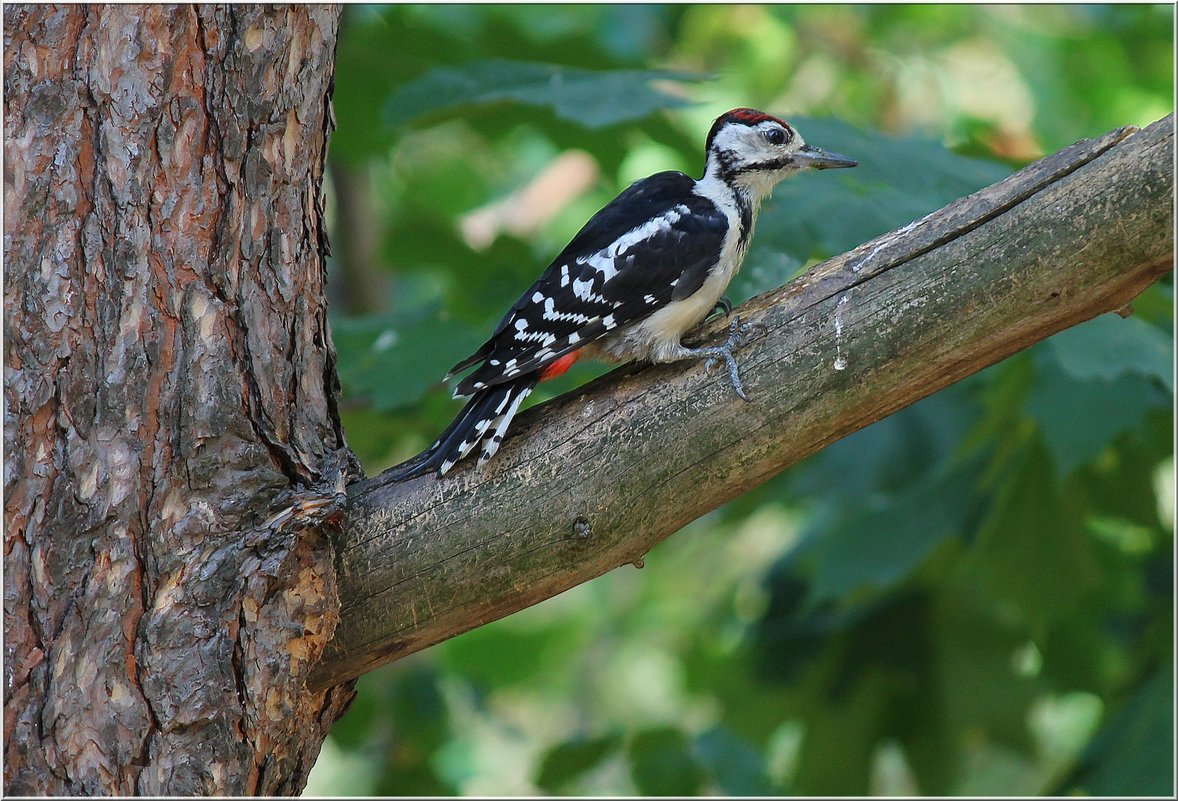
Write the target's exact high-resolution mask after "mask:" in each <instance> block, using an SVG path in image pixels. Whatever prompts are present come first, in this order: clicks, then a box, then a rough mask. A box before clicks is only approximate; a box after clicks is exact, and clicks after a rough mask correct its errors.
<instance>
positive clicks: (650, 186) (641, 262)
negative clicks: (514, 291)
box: [451, 172, 728, 395]
mask: <svg viewBox="0 0 1178 801" xmlns="http://www.w3.org/2000/svg"><path fill="white" fill-rule="evenodd" d="M694 183H695V182H694V181H693V180H692V179H691V178H689V177H688V176H686V175H683V174H682V173H676V172H664V173H659V174H657V175H653V176H651V177H649V178H646V179H644V180H642V181H639V182H637V183H635V184H632V185H631V186H630V187H629V188H627V189H626V190H625V191H624V192H622V193H621V194H620V195H618V196H617V197H616V198H614V200H612V201H611V202H610V203H609V204H608V205H606V206H605V207H604V208H603V209H602V210H601V211H599V212H598V213H597V214H595V215H594V216H593V218H592V219H590V220H589V222H588V223H586V224H585V227H584V228H582V229H581V231H580V232H579V233H578V234H577V235H576V236H575V237H574V238H573V240H572V241H571V242H570V243H569V244H568V246H567V247H565V249H564V250H563V251H561V253H560V255H559V256H557V257H556V259H555V260H554V261H553V262H552V264H551V265H549V267H548V269H547V270H545V271H544V274H543V275H541V276H540V278H539V279H538V280H537V281H536V282H535V283H534V284H532V286H531V287H530V288H529V289H528V291H527V292H525V293H524V294H523V295H522V296H521V297H520V299H519V300H518V301H516V303H515V305H513V306H512V307H511V309H510V310H509V311H508V312H507V314H506V315H505V316H504V317H503V320H502V321H501V322H500V323H499V325H498V327H497V328H496V329H495V333H494V334H493V335H492V336H491V338H490V339H489V340H488V341H487V342H486V343H485V344H484V345H483V346H482V347H481V348H479V350H478V351H477V352H476V353H474V354H473V355H471V356H470V357H468V358H467V359H464V360H463V361H461V362H459V363H458V364H457V365H456V366H455V368H454V370H452V371H451V373H453V372H457V371H459V370H462V369H465V368H466V367H469V366H470V365H472V364H475V363H477V362H482V364H481V365H480V366H479V367H478V368H477V369H476V370H475V371H474V372H473V373H471V375H469V376H467V377H466V378H465V379H464V380H463V381H461V382H460V383H459V385H458V388H457V390H456V391H455V394H456V395H466V394H470V393H471V392H475V391H477V390H479V389H482V388H485V387H487V386H492V385H494V384H498V383H502V382H504V381H510V380H513V379H515V378H517V377H519V376H520V375H524V374H526V373H529V372H532V371H535V370H539V369H542V368H543V367H544V366H546V365H548V364H550V363H552V362H553V361H555V360H556V359H559V358H560V357H561V356H563V355H565V354H567V353H569V352H571V351H573V350H576V349H577V348H580V347H583V346H584V345H586V344H588V343H589V342H592V341H593V340H595V339H597V338H599V337H601V336H603V335H605V334H607V333H609V332H610V331H612V330H614V329H616V328H618V327H619V326H622V325H625V324H627V323H630V322H633V321H635V320H638V319H641V318H642V317H645V316H646V315H648V314H650V313H652V312H654V311H655V310H657V309H659V308H661V307H663V306H665V305H666V304H668V303H670V302H671V301H672V300H673V299H674V300H678V299H680V298H685V297H687V296H689V295H691V294H692V293H694V292H695V291H696V290H698V289H699V288H700V286H701V285H702V284H703V282H704V279H705V278H706V277H707V274H708V272H709V271H710V270H711V269H712V267H713V266H715V264H716V263H717V261H718V260H719V256H720V249H721V247H722V245H723V242H724V235H725V233H726V232H727V230H728V220H727V218H726V217H725V216H724V214H723V213H722V212H721V211H720V210H719V209H717V208H716V206H715V205H714V204H713V203H712V202H711V201H710V200H708V199H706V198H704V197H701V196H699V195H696V194H694V193H693V192H692V187H693V186H694Z"/></svg>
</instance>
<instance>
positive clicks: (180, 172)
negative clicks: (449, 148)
mask: <svg viewBox="0 0 1178 801" xmlns="http://www.w3.org/2000/svg"><path fill="white" fill-rule="evenodd" d="M337 16H338V14H337V12H336V11H335V10H334V9H332V8H328V7H313V6H296V7H290V8H277V7H269V6H265V7H263V6H249V7H244V6H233V7H226V6H209V5H201V6H158V5H153V6H147V5H138V6H123V5H105V6H104V5H98V6H84V5H81V6H77V5H75V6H64V7H56V8H55V7H51V6H43V5H6V6H5V7H4V21H5V30H4V36H5V40H4V80H5V94H4V103H5V112H6V113H5V123H4V124H5V132H4V133H5V156H6V165H5V176H4V182H5V184H4V191H5V240H4V257H5V267H6V275H5V284H4V290H5V296H4V324H5V342H4V345H5V383H4V393H5V401H6V417H5V421H4V437H5V453H4V459H5V463H4V482H5V495H4V502H5V509H4V515H5V529H4V549H5V560H4V569H5V576H4V579H5V580H4V588H5V594H4V648H5V660H4V679H5V693H4V736H5V740H4V748H5V757H6V759H5V766H4V770H5V780H6V781H5V784H6V787H5V789H6V790H7V791H8V792H10V793H14V794H22V795H25V794H27V795H114V794H117V795H134V794H144V795H177V796H184V795H211V794H217V795H254V794H259V795H265V794H278V793H296V792H298V791H299V790H301V788H302V787H303V785H304V783H305V781H306V776H307V773H308V771H309V770H310V768H311V765H312V764H313V763H314V761H315V757H316V755H317V754H318V752H319V748H320V745H321V743H322V740H323V737H324V736H325V735H326V732H327V730H328V728H329V727H330V725H331V723H332V722H333V721H334V720H335V719H336V718H337V717H338V716H339V715H340V714H342V712H343V710H344V709H345V708H346V706H347V704H348V703H349V701H350V700H351V698H352V689H351V686H350V685H349V684H347V683H344V684H342V685H339V686H335V687H332V688H331V689H329V690H322V689H320V690H317V691H314V692H310V691H308V690H307V687H306V678H307V677H308V676H309V675H310V671H311V668H312V666H313V665H314V664H315V663H316V662H317V661H318V659H319V656H320V654H321V653H322V651H323V648H324V647H325V645H326V643H327V641H328V640H329V639H330V637H331V636H332V634H333V632H334V629H335V627H336V623H337V621H338V609H339V601H338V596H337V590H336V586H337V585H336V577H335V569H334V561H333V556H334V555H333V551H332V548H331V545H330V542H331V540H330V537H329V536H327V532H329V530H330V528H331V526H332V521H333V519H335V518H336V517H337V513H339V511H340V509H341V508H342V501H343V499H344V498H345V496H344V493H343V488H344V485H345V482H346V477H347V475H348V473H349V470H350V468H351V467H352V465H353V459H352V457H351V454H350V452H349V451H348V450H347V448H346V446H345V444H344V440H343V434H342V430H341V427H340V424H339V419H338V415H337V413H336V405H337V397H336V395H337V393H338V386H337V383H336V373H335V354H334V351H333V349H332V346H331V339H330V332H329V330H328V326H327V307H326V300H325V293H324V282H325V272H324V257H325V255H326V233H325V222H324V220H323V212H322V203H323V193H322V188H321V183H322V178H323V166H324V165H323V162H324V157H325V154H326V148H327V139H328V133H329V129H330V126H331V110H330V91H331V81H332V76H333V74H334V53H335V37H336V24H337Z"/></svg>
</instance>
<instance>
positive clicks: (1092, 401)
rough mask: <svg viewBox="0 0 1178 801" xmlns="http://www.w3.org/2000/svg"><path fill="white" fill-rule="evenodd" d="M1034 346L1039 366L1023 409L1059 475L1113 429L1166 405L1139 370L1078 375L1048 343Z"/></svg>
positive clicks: (1139, 421)
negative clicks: (1052, 352) (1040, 434)
mask: <svg viewBox="0 0 1178 801" xmlns="http://www.w3.org/2000/svg"><path fill="white" fill-rule="evenodd" d="M1150 327H1151V326H1150ZM1035 352H1036V356H1037V357H1038V358H1037V359H1036V368H1037V369H1036V374H1035V381H1034V383H1033V384H1032V385H1031V390H1030V394H1029V395H1028V397H1027V405H1026V410H1027V412H1028V413H1029V414H1030V415H1031V416H1032V417H1034V418H1035V420H1036V422H1037V423H1038V424H1039V428H1040V429H1041V430H1042V432H1043V441H1044V443H1045V444H1046V445H1047V448H1048V450H1050V451H1051V455H1052V456H1053V457H1054V460H1055V464H1056V466H1057V467H1058V468H1059V472H1060V474H1061V475H1064V476H1066V475H1069V474H1070V473H1071V472H1072V471H1074V470H1075V469H1076V468H1078V467H1080V466H1081V465H1083V464H1085V463H1087V462H1089V461H1091V460H1092V459H1094V458H1095V457H1097V456H1098V455H1099V454H1100V453H1102V452H1103V451H1104V450H1105V449H1106V448H1108V447H1109V446H1110V445H1112V441H1113V439H1114V438H1115V437H1116V436H1117V434H1119V433H1121V432H1122V431H1124V430H1126V429H1129V428H1138V427H1140V426H1141V425H1143V423H1144V421H1145V417H1146V415H1147V414H1148V413H1149V412H1150V410H1152V409H1156V408H1165V407H1168V406H1169V405H1170V402H1169V399H1168V398H1167V397H1166V394H1165V393H1164V392H1163V391H1162V390H1161V388H1160V387H1158V386H1157V384H1156V383H1155V382H1154V381H1152V380H1151V379H1150V378H1148V377H1146V376H1145V375H1143V374H1142V373H1138V372H1128V371H1116V372H1111V371H1110V372H1111V374H1109V373H1096V372H1090V373H1089V374H1088V375H1087V376H1085V377H1082V378H1081V377H1077V371H1076V370H1075V369H1072V370H1068V369H1065V368H1064V367H1062V366H1061V364H1060V362H1059V361H1058V360H1056V359H1053V358H1051V356H1050V355H1047V354H1048V353H1049V351H1047V350H1046V349H1040V348H1036V350H1035ZM1089 367H1090V368H1091V367H1093V365H1091V364H1089Z"/></svg>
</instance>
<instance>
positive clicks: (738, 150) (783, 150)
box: [706, 108, 858, 200]
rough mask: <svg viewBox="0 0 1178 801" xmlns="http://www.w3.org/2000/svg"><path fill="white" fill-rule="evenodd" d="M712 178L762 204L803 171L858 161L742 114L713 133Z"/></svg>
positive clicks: (781, 125) (774, 121)
mask: <svg viewBox="0 0 1178 801" xmlns="http://www.w3.org/2000/svg"><path fill="white" fill-rule="evenodd" d="M707 156H708V165H707V172H706V175H708V176H714V177H716V178H718V179H720V180H722V181H724V182H725V183H727V184H729V185H732V186H735V187H739V188H742V189H744V190H746V191H748V192H750V193H751V194H752V195H753V197H754V198H756V199H758V200H759V199H760V198H762V197H764V196H766V195H768V194H769V192H770V191H772V189H773V187H774V186H775V185H776V184H777V183H778V182H779V181H781V180H782V179H784V178H788V177H789V176H790V175H793V174H794V173H796V172H801V171H803V170H828V169H834V168H837V167H854V166H855V165H856V164H858V162H857V161H855V160H854V159H849V158H847V157H846V156H840V155H839V154H838V153H831V152H829V151H826V150H823V149H822V148H818V147H814V146H813V145H808V144H806V142H805V140H803V139H802V135H801V134H800V133H798V131H797V129H796V128H794V127H793V126H792V125H790V124H789V123H787V122H785V121H784V120H780V119H778V118H777V117H774V116H772V115H770V114H766V113H765V112H763V111H757V110H756V109H751V108H737V109H733V110H732V111H729V112H727V113H726V114H722V115H720V116H719V117H718V118H717V119H716V121H715V122H714V123H713V124H712V130H711V131H709V132H708V144H707Z"/></svg>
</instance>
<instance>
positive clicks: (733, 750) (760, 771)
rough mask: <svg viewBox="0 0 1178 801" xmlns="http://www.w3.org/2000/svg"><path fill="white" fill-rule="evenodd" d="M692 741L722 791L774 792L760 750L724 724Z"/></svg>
mask: <svg viewBox="0 0 1178 801" xmlns="http://www.w3.org/2000/svg"><path fill="white" fill-rule="evenodd" d="M695 745H696V748H697V749H698V750H699V754H700V756H701V757H702V759H703V761H704V763H705V764H706V765H707V766H708V768H709V769H710V770H711V772H712V776H713V778H714V779H715V780H716V784H717V785H719V787H720V789H721V790H722V791H723V792H724V793H725V794H726V795H744V796H750V795H752V796H756V795H775V794H776V792H777V791H776V789H775V788H774V787H773V784H772V783H771V782H770V781H769V775H768V773H767V772H766V770H765V760H764V758H763V757H762V756H761V754H760V752H759V751H757V750H756V749H755V748H753V747H752V745H750V744H749V743H748V742H747V741H745V740H744V739H743V738H741V737H738V736H737V735H736V734H733V733H732V732H731V731H729V730H728V729H727V728H725V727H723V726H716V727H714V728H711V729H708V730H707V731H705V732H704V733H703V734H700V735H699V736H698V737H696V738H695Z"/></svg>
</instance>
